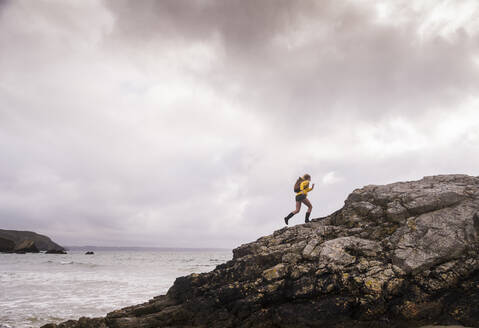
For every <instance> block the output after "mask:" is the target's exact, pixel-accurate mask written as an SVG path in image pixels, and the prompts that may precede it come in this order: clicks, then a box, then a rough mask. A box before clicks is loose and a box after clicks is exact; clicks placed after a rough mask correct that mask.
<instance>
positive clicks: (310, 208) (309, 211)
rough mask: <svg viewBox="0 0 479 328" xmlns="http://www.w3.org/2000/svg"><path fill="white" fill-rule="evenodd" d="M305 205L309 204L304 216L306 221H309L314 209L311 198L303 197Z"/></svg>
mask: <svg viewBox="0 0 479 328" xmlns="http://www.w3.org/2000/svg"><path fill="white" fill-rule="evenodd" d="M303 203H304V205H306V206H308V211H307V212H306V216H305V217H304V222H306V223H307V222H309V216H310V215H311V211H312V210H313V205H311V202H310V201H309V199H307V198H305V199H303Z"/></svg>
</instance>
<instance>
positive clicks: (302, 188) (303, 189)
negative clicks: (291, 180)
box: [284, 174, 314, 225]
mask: <svg viewBox="0 0 479 328" xmlns="http://www.w3.org/2000/svg"><path fill="white" fill-rule="evenodd" d="M300 179H301V180H302V181H301V182H300V183H299V192H297V193H296V209H295V210H294V211H293V212H291V213H289V214H288V216H287V217H285V218H284V223H286V225H288V221H289V219H291V218H292V217H293V215H295V214H296V213H298V212H299V210H300V209H301V203H304V205H306V206H308V211H307V212H306V216H305V218H304V222H305V223H308V222H309V216H310V215H311V210H312V209H313V205H311V202H310V201H309V199H308V198H307V197H308V192H310V191H311V190H313V189H314V183H313V185H312V186H311V188H309V182H310V181H311V176H310V175H309V174H305V175H303V177H302V178H299V179H298V180H300ZM298 182H299V181H297V182H296V183H298Z"/></svg>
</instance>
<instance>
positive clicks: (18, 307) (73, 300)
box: [0, 251, 231, 328]
mask: <svg viewBox="0 0 479 328" xmlns="http://www.w3.org/2000/svg"><path fill="white" fill-rule="evenodd" d="M230 258H231V251H204V252H199V251H95V255H93V256H88V255H84V252H80V251H73V252H69V253H68V254H21V255H20V254H0V296H1V297H0V308H1V309H2V311H0V328H7V327H12V328H13V327H15V328H27V327H40V326H41V325H43V324H45V323H48V322H61V321H65V320H68V319H77V318H79V317H81V316H90V317H96V316H103V315H105V314H106V313H108V312H110V311H112V310H115V309H118V308H121V307H125V306H129V305H133V304H138V303H142V302H145V301H147V300H149V299H151V298H152V297H154V296H157V295H160V294H164V293H166V291H167V290H168V288H169V287H171V285H172V284H173V282H174V280H175V278H177V277H179V276H183V275H187V274H190V273H193V272H206V271H210V270H212V269H214V268H215V266H216V265H218V264H221V263H224V262H226V261H227V260H229V259H230ZM2 325H3V326H2Z"/></svg>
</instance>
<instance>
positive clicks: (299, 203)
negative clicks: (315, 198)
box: [284, 201, 301, 225]
mask: <svg viewBox="0 0 479 328" xmlns="http://www.w3.org/2000/svg"><path fill="white" fill-rule="evenodd" d="M300 209H301V202H298V201H297V202H296V209H295V210H294V211H293V212H291V213H289V214H288V216H287V217H285V218H284V223H286V225H288V221H289V219H291V218H292V217H293V216H294V215H295V214H296V213H298V212H299V210H300Z"/></svg>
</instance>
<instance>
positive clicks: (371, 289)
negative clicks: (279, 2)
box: [49, 175, 479, 328]
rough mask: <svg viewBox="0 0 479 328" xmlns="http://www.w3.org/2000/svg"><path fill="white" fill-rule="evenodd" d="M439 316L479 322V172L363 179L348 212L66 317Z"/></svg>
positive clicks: (89, 322)
mask: <svg viewBox="0 0 479 328" xmlns="http://www.w3.org/2000/svg"><path fill="white" fill-rule="evenodd" d="M80 322H81V324H80ZM430 324H443V325H451V324H457V325H464V326H469V327H479V178H477V177H470V176H466V175H447V176H434V177H426V178H424V179H422V180H419V181H412V182H399V183H393V184H390V185H384V186H366V187H364V188H361V189H357V190H355V191H353V193H351V194H350V195H349V197H348V198H347V199H346V201H345V205H344V207H343V208H342V209H341V210H339V211H337V212H335V213H333V214H332V215H330V216H328V217H326V218H321V219H314V220H312V222H311V223H307V224H302V225H297V226H293V227H286V228H283V229H281V230H278V231H275V232H274V233H273V234H272V235H270V236H266V237H262V238H260V239H258V240H257V241H255V242H252V243H249V244H245V245H242V246H240V247H238V248H236V249H235V250H233V259H232V260H231V261H229V262H227V263H225V264H222V265H219V266H218V267H217V268H216V269H215V270H213V271H211V272H208V273H204V274H192V275H189V276H187V277H180V278H177V279H176V281H175V283H174V285H173V286H172V287H171V288H170V290H169V291H168V293H167V295H163V296H158V297H156V298H154V299H152V300H150V301H149V302H147V303H144V304H140V305H137V306H132V307H128V308H125V309H121V310H118V311H114V312H112V313H109V314H108V315H107V316H106V317H105V318H96V319H87V318H82V319H81V320H80V321H78V322H76V321H69V322H67V323H63V324H60V325H58V327H61V328H70V327H90V326H91V327H97V326H98V327H100V326H101V327H110V328H113V327H116V328H120V327H213V328H214V327H218V328H219V327H239V328H241V327H355V328H361V327H420V326H424V325H430ZM95 325H96V326H95ZM49 327H56V326H55V325H51V326H49Z"/></svg>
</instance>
